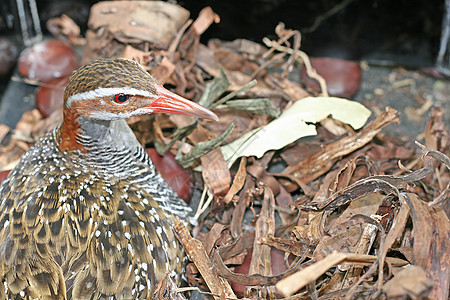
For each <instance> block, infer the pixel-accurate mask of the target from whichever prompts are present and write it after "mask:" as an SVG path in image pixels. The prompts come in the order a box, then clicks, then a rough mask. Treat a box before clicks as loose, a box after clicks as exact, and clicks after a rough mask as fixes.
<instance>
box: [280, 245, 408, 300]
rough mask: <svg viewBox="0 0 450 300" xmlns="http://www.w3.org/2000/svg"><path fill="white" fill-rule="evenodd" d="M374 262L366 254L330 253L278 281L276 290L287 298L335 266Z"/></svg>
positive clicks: (398, 261) (401, 263)
mask: <svg viewBox="0 0 450 300" xmlns="http://www.w3.org/2000/svg"><path fill="white" fill-rule="evenodd" d="M376 260H377V257H376V256H373V255H367V254H354V253H332V254H330V255H328V256H327V257H325V258H324V259H322V260H320V261H318V262H316V263H314V264H313V265H311V266H308V267H306V268H304V269H302V270H301V271H299V272H297V273H295V274H293V275H291V276H289V277H286V278H284V279H282V280H280V281H279V282H278V283H277V284H276V288H277V289H278V291H280V293H281V294H282V295H283V296H285V297H288V296H291V295H293V294H294V293H295V292H296V291H298V290H300V289H302V288H304V287H305V286H306V285H307V284H308V283H310V282H313V281H315V280H316V279H318V278H319V277H320V276H322V274H324V273H325V272H326V271H328V270H329V269H330V268H332V267H333V266H335V265H338V264H342V263H347V264H351V265H363V266H367V265H370V264H372V263H373V262H375V261H376ZM387 261H389V263H391V264H393V265H396V266H405V265H407V264H408V262H406V261H404V260H402V259H398V258H394V257H388V258H387Z"/></svg>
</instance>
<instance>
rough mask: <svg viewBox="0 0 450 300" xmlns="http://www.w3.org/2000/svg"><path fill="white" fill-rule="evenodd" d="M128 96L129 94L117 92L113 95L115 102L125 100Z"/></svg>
mask: <svg viewBox="0 0 450 300" xmlns="http://www.w3.org/2000/svg"><path fill="white" fill-rule="evenodd" d="M128 98H130V95H126V94H117V95H115V96H114V101H116V102H117V103H124V102H125V101H127V100H128Z"/></svg>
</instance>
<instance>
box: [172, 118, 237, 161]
mask: <svg viewBox="0 0 450 300" xmlns="http://www.w3.org/2000/svg"><path fill="white" fill-rule="evenodd" d="M233 129H234V123H231V124H230V126H228V128H227V129H226V130H225V132H224V133H222V134H221V135H220V136H218V137H216V138H215V139H213V140H210V141H206V142H200V143H198V144H197V145H195V147H194V149H192V150H191V151H190V152H189V153H187V154H186V155H183V156H181V157H178V158H177V160H178V162H179V163H180V164H181V165H182V166H183V167H184V168H187V167H190V166H192V165H193V164H194V162H195V160H196V159H198V158H200V157H202V156H203V155H205V154H206V153H208V152H210V151H212V150H214V149H216V148H217V147H219V146H220V145H221V144H222V142H223V141H224V140H225V139H226V138H227V137H228V136H229V135H230V133H231V132H232V131H233Z"/></svg>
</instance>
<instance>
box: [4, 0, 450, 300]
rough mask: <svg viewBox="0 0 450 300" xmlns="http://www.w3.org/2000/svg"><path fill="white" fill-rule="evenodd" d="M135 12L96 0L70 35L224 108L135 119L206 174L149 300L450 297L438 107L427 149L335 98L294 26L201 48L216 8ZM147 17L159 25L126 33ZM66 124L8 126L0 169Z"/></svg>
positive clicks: (25, 121) (390, 113)
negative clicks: (293, 76) (191, 218)
mask: <svg viewBox="0 0 450 300" xmlns="http://www.w3.org/2000/svg"><path fill="white" fill-rule="evenodd" d="M117 5H119V7H118V6H117ZM141 5H142V3H139V2H136V1H128V2H121V3H119V4H118V3H117V2H103V3H101V4H97V5H95V6H94V7H93V8H92V11H91V17H90V23H89V24H90V26H89V30H88V32H87V33H86V37H85V41H80V38H81V37H79V36H73V35H74V32H75V33H76V32H77V30H74V29H72V30H70V33H66V35H69V34H70V35H69V36H68V37H66V38H67V39H69V40H71V41H76V43H77V44H84V48H83V61H84V62H87V61H90V60H92V59H94V58H98V57H114V56H116V57H125V58H130V59H135V60H138V61H139V62H140V63H141V64H142V65H143V66H144V67H145V68H146V69H147V70H149V71H150V72H151V73H152V74H153V75H154V76H155V77H156V78H157V79H158V80H159V81H160V82H161V83H163V84H166V86H168V87H170V88H172V89H174V90H175V91H176V92H177V93H179V94H181V95H183V96H185V97H187V98H190V99H199V100H198V102H199V103H201V104H202V105H204V106H206V107H209V108H211V109H214V110H215V112H216V113H217V114H218V115H219V116H220V121H219V122H211V121H205V120H195V121H192V119H189V118H186V117H183V116H176V115H172V116H169V115H157V116H139V117H133V118H132V119H130V120H129V121H128V122H129V124H130V126H131V127H132V128H133V130H134V131H135V133H136V135H137V137H138V139H139V140H140V142H141V143H142V144H143V145H145V146H149V145H150V146H153V147H155V148H156V150H157V151H158V152H159V153H160V154H164V153H166V152H168V151H170V152H172V153H173V154H175V155H176V159H177V160H178V162H179V163H180V164H181V165H183V166H184V167H193V168H194V170H195V171H197V172H196V174H195V175H194V178H193V179H194V185H195V189H196V191H197V193H196V194H195V193H194V199H193V200H192V201H191V203H194V204H195V205H197V206H198V210H197V214H196V215H195V222H194V223H195V224H196V225H194V226H192V227H191V228H188V227H186V225H185V224H184V223H182V222H177V223H176V224H175V226H174V230H175V232H176V233H177V236H178V238H179V240H180V241H181V243H182V244H183V246H184V247H185V250H186V253H187V255H188V257H189V262H188V265H187V266H186V274H185V275H186V277H187V282H188V286H187V287H183V288H178V287H177V286H176V285H174V283H173V282H171V280H170V277H167V278H166V279H165V280H163V281H162V282H161V283H160V284H159V285H158V288H157V292H156V294H155V299H163V298H164V297H167V295H170V297H172V298H175V297H177V298H178V299H183V298H184V297H193V298H192V299H194V297H196V298H195V299H202V298H203V299H207V298H214V299H237V298H239V299H241V298H245V299H358V298H359V299H363V298H364V299H368V298H375V299H379V298H380V299H386V298H387V299H397V298H399V299H400V298H406V297H409V298H413V299H416V298H423V297H428V298H429V299H447V298H448V292H449V289H448V287H449V274H450V272H449V270H450V266H449V265H450V257H449V256H450V253H449V249H450V247H449V243H450V226H449V220H448V216H449V215H450V205H449V190H450V176H449V169H450V160H449V158H448V153H449V134H448V133H449V131H448V128H447V127H446V125H445V124H444V122H443V120H442V114H443V113H444V112H442V111H441V110H440V109H439V108H435V109H434V111H433V114H432V117H431V118H430V120H429V121H428V123H427V125H426V128H425V130H424V133H423V135H422V136H423V139H422V143H423V145H422V144H420V143H418V142H417V143H416V145H414V143H413V140H410V141H406V142H401V141H399V140H396V139H393V138H391V137H389V136H386V135H385V134H383V133H381V132H380V131H381V130H382V129H383V128H385V127H386V126H390V125H391V124H394V123H398V122H399V121H400V120H399V116H398V112H397V111H395V110H394V109H393V108H390V107H386V108H384V111H379V113H378V114H377V115H375V116H373V117H372V119H370V121H368V122H367V120H368V118H369V115H370V111H369V109H371V108H370V107H367V108H366V107H364V106H363V105H362V104H359V103H357V102H355V101H351V100H347V99H338V98H333V97H328V95H327V91H326V82H325V81H324V80H323V78H322V77H321V76H320V75H319V74H317V73H316V72H315V71H314V69H312V67H311V65H310V63H309V58H308V56H307V54H306V53H304V52H303V51H301V50H300V48H301V34H300V32H298V31H296V30H290V29H286V28H285V27H284V25H283V24H280V25H278V26H277V27H276V28H275V33H276V34H277V36H278V39H277V40H270V39H268V38H265V39H264V41H263V42H264V45H263V44H259V43H255V42H252V41H249V40H245V39H239V40H235V41H232V42H224V41H220V40H214V39H213V40H210V41H209V42H208V43H207V44H206V45H205V44H202V43H201V42H200V36H201V34H202V33H203V32H204V31H205V30H207V28H208V27H209V26H210V25H211V24H213V23H214V22H219V21H220V18H219V16H218V15H217V14H215V13H214V12H213V11H212V9H211V8H209V7H207V8H205V9H204V10H202V11H201V12H200V13H199V16H198V17H197V19H196V20H191V19H188V18H189V12H187V11H186V10H184V9H182V8H181V7H180V6H178V5H175V4H171V3H164V4H162V3H160V2H156V4H155V3H153V2H151V3H147V4H145V7H144V8H143V9H142V7H141ZM140 8H141V9H140ZM127 12H128V13H127ZM148 15H152V16H153V17H154V18H153V19H152V18H147V17H146V16H148ZM161 18H162V19H161ZM117 19H119V20H122V21H121V22H120V23H117V22H115V20H117ZM141 19H142V20H144V19H145V20H149V21H146V22H144V23H140V24H139V28H138V30H136V28H135V27H133V28H132V30H131V27H130V24H131V25H132V24H133V22H135V21H136V20H141ZM112 20H114V21H112ZM66 23H67V20H66ZM161 24H167V25H170V26H161ZM61 34H62V35H64V31H63V32H59V33H58V35H61ZM299 65H305V66H306V68H307V72H308V74H309V75H310V77H312V78H315V79H316V80H317V81H319V83H320V86H321V88H322V91H321V94H320V95H319V96H317V95H312V94H310V93H309V92H307V91H306V90H305V89H303V87H302V85H301V83H298V82H296V81H293V80H290V79H288V78H289V77H288V75H289V73H291V72H294V71H295V70H297V69H296V67H298V66H299ZM375 111H377V110H375ZM60 121H61V114H60V111H58V112H55V113H54V114H52V115H50V117H49V118H46V119H43V118H42V117H41V116H40V115H39V113H38V112H37V110H34V111H31V112H27V113H25V114H24V116H23V117H22V119H21V121H20V122H19V124H18V125H17V128H16V129H15V130H14V131H13V130H11V129H9V128H6V126H4V125H3V126H1V127H0V138H1V142H2V146H1V147H0V166H1V167H0V168H1V170H8V169H11V168H12V167H13V166H14V164H15V163H16V162H17V160H18V159H19V158H20V156H21V155H22V154H23V153H24V152H25V151H26V150H28V149H29V147H30V146H31V145H32V144H33V142H34V141H35V140H36V139H37V138H39V137H40V136H42V135H43V134H45V132H47V131H48V130H49V129H50V128H52V127H53V126H55V125H56V124H58V123H59V122H60ZM194 200H196V201H194ZM194 204H193V205H194Z"/></svg>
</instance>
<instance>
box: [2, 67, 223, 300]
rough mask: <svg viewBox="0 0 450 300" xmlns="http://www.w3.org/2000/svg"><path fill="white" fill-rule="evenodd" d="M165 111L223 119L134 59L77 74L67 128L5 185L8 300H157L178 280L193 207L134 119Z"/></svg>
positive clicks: (69, 93) (33, 152)
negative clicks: (161, 168)
mask: <svg viewBox="0 0 450 300" xmlns="http://www.w3.org/2000/svg"><path fill="white" fill-rule="evenodd" d="M157 112H166V113H173V114H183V115H188V116H193V117H197V118H204V119H210V120H216V121H217V120H218V117H217V115H216V114H214V113H213V112H212V111H210V110H208V109H206V108H204V107H202V106H200V105H199V104H197V103H195V102H192V101H190V100H187V99H185V98H183V97H181V96H179V95H177V94H175V93H173V92H171V91H169V90H167V89H165V88H164V87H163V86H162V85H160V84H159V83H158V82H157V80H155V79H154V78H153V77H152V76H151V75H150V74H149V73H148V72H147V71H146V70H145V69H144V68H143V67H142V66H141V65H140V64H139V63H137V62H135V61H133V60H128V59H98V60H94V61H92V62H90V63H88V64H86V65H84V66H82V67H80V68H79V69H78V70H76V71H74V73H73V74H72V75H71V77H70V79H69V81H68V84H67V86H66V88H65V91H64V105H63V121H62V123H61V124H60V125H58V126H57V127H56V128H55V129H53V130H51V131H50V132H49V133H48V134H46V135H45V136H44V137H42V138H41V139H40V140H38V141H37V142H36V143H35V144H34V145H33V146H32V147H31V148H30V149H29V151H28V152H27V153H25V154H24V156H23V157H22V158H21V160H20V161H19V163H18V164H17V165H16V167H15V168H14V169H13V170H12V171H11V172H10V174H9V175H8V177H7V178H6V179H5V180H4V181H3V182H2V184H1V186H0V280H1V284H0V299H151V298H152V295H153V293H154V291H155V288H156V286H157V284H158V282H160V281H161V280H162V279H163V278H165V276H169V277H170V278H171V279H173V280H174V281H175V282H179V280H180V273H181V269H182V265H183V258H184V253H183V249H182V247H181V245H180V244H179V242H178V241H177V239H176V237H175V235H174V232H173V230H172V225H173V224H174V222H175V218H180V219H183V220H186V219H187V218H188V217H189V215H190V213H191V209H190V208H189V207H188V205H187V204H186V203H185V202H184V201H183V200H181V199H180V198H179V197H178V196H177V195H176V194H175V193H174V192H173V190H172V189H171V188H170V187H169V186H168V184H167V183H166V182H165V181H164V180H163V179H162V177H161V176H160V175H159V173H158V172H157V171H156V170H155V168H154V166H153V164H152V162H151V160H150V158H149V157H148V156H147V154H146V152H145V150H144V148H143V147H142V146H141V145H140V143H139V142H138V140H137V139H136V136H135V135H134V133H133V132H132V130H131V129H130V127H129V126H128V125H127V123H126V120H125V119H126V118H129V117H132V116H136V115H143V114H152V113H157Z"/></svg>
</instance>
